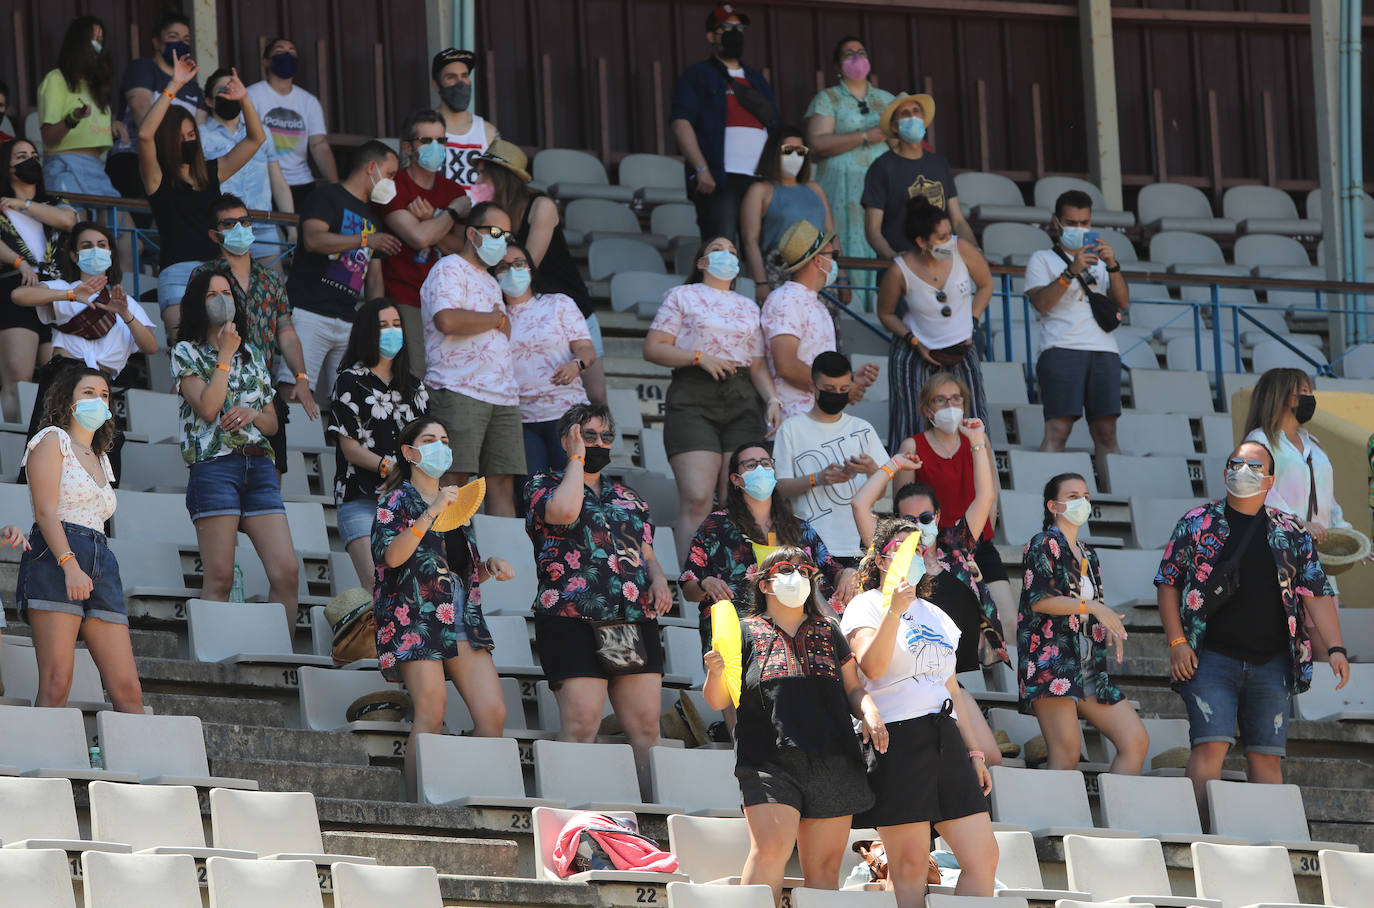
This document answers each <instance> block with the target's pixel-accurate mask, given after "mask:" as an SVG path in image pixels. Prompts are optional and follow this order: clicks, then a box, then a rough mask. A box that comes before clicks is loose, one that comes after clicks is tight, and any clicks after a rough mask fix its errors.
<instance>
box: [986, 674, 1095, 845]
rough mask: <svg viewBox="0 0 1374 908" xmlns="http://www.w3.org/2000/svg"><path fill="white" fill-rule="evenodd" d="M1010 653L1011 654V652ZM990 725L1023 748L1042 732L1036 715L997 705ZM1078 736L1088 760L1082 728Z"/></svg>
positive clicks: (992, 711) (1082, 754) (991, 710)
mask: <svg viewBox="0 0 1374 908" xmlns="http://www.w3.org/2000/svg"><path fill="white" fill-rule="evenodd" d="M1008 655H1009V656H1010V655H1011V654H1010V652H1009V653H1008ZM1012 663H1013V664H1015V663H1016V660H1015V659H1014V658H1013V659H1012ZM988 725H990V726H991V727H992V730H993V731H1001V732H1006V734H1007V737H1008V738H1010V739H1011V742H1012V743H1013V744H1017V745H1019V746H1020V747H1021V748H1022V749H1023V750H1024V749H1025V746H1026V742H1027V741H1030V740H1031V739H1032V738H1034V737H1036V736H1037V735H1039V734H1040V721H1039V720H1038V719H1036V718H1035V716H1030V715H1026V714H1024V713H1021V712H1018V711H1017V710H1015V709H1004V708H1001V707H996V706H994V707H992V708H991V709H989V710H988ZM1078 737H1079V740H1080V741H1082V742H1083V744H1082V749H1081V751H1080V756H1081V757H1082V759H1084V760H1086V759H1087V753H1088V746H1087V742H1086V740H1084V738H1083V731H1082V729H1081V728H1080V729H1079V732H1078ZM1013 825H1014V824H1013Z"/></svg>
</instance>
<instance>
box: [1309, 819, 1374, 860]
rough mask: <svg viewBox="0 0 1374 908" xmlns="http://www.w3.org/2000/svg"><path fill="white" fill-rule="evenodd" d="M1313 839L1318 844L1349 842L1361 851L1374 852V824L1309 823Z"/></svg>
mask: <svg viewBox="0 0 1374 908" xmlns="http://www.w3.org/2000/svg"><path fill="white" fill-rule="evenodd" d="M1307 828H1308V829H1309V830H1310V831H1311V833H1312V838H1313V839H1314V840H1315V841H1318V842H1349V843H1350V844H1351V845H1355V846H1357V847H1358V848H1359V849H1360V851H1362V852H1364V853H1365V854H1369V853H1370V852H1371V851H1374V824H1370V823H1308V824H1307Z"/></svg>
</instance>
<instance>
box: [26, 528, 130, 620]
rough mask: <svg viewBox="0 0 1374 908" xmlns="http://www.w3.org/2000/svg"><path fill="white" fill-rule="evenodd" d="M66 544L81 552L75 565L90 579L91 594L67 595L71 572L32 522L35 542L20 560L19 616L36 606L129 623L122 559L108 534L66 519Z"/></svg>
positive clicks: (49, 610) (31, 537) (39, 609)
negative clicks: (118, 558)
mask: <svg viewBox="0 0 1374 908" xmlns="http://www.w3.org/2000/svg"><path fill="white" fill-rule="evenodd" d="M62 529H63V530H65V531H66V534H67V545H68V547H70V549H71V551H72V553H73V554H75V555H76V564H77V566H78V567H80V568H81V570H83V571H85V572H86V576H88V577H90V578H91V595H90V596H88V597H87V598H86V599H84V600H81V601H75V600H73V599H69V598H68V597H67V572H66V571H65V570H63V569H62V567H61V566H60V565H59V564H58V563H57V558H58V556H59V555H64V554H66V553H65V552H53V551H52V550H51V549H49V548H48V541H47V539H45V538H44V537H43V533H42V532H41V531H40V530H39V529H38V524H36V523H35V524H34V525H33V532H32V533H30V534H29V542H30V545H31V546H32V547H31V548H30V549H29V550H28V551H27V552H25V553H24V555H23V557H21V558H20V559H19V581H18V583H17V584H16V585H15V605H16V606H17V607H18V610H19V617H20V618H25V617H26V616H25V612H26V611H28V610H29V609H35V610H38V611H44V612H65V613H67V614H68V615H79V616H81V617H82V618H99V619H100V620H101V621H107V622H109V623H110V624H128V623H129V616H128V615H127V614H126V613H125V611H124V585H123V584H122V583H120V581H119V562H117V561H116V560H115V556H114V552H111V551H110V546H109V544H108V543H107V542H106V541H105V534H104V533H102V532H100V531H99V530H93V529H91V528H90V527H83V526H80V525H79V524H75V523H67V522H66V521H65V520H64V521H63V522H62Z"/></svg>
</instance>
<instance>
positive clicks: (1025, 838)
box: [937, 829, 1088, 902]
mask: <svg viewBox="0 0 1374 908" xmlns="http://www.w3.org/2000/svg"><path fill="white" fill-rule="evenodd" d="M992 834H993V836H995V837H996V839H997V880H998V882H1001V883H1004V884H1005V885H1006V886H1007V888H1006V889H999V890H998V891H997V897H998V898H999V899H1004V898H1016V899H1031V900H1033V901H1036V902H1048V901H1054V900H1057V899H1073V898H1082V899H1086V898H1087V897H1088V894H1087V893H1086V892H1073V891H1070V890H1066V889H1046V888H1045V881H1044V879H1043V878H1042V877H1041V875H1040V859H1039V858H1038V857H1037V856H1036V853H1035V837H1034V836H1032V835H1031V834H1030V833H1029V832H1026V831H1025V830H1024V829H994V830H993V831H992ZM940 841H941V843H942V844H943V845H944V846H945V847H948V843H945V842H944V840H943V839H942V840H940ZM937 847H938V846H937Z"/></svg>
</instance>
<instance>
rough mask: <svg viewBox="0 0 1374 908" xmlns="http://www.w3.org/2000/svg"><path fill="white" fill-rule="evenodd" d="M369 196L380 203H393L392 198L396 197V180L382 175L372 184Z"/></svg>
mask: <svg viewBox="0 0 1374 908" xmlns="http://www.w3.org/2000/svg"><path fill="white" fill-rule="evenodd" d="M368 198H369V199H371V200H372V201H373V202H374V203H376V204H378V205H389V204H391V200H392V199H394V198H396V181H395V180H393V179H391V178H390V177H382V178H381V179H380V180H378V181H377V182H375V183H373V184H372V192H371V193H370V194H369V195H368Z"/></svg>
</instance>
